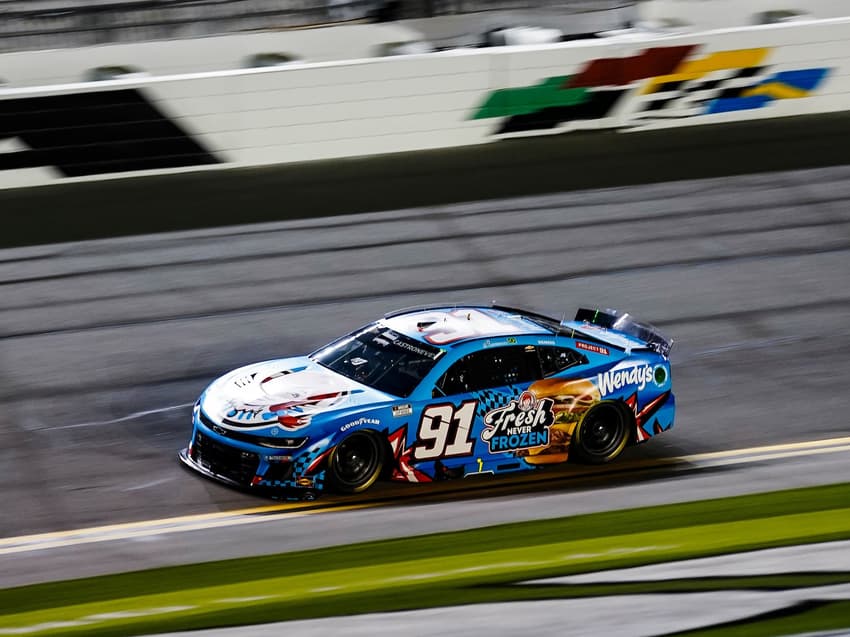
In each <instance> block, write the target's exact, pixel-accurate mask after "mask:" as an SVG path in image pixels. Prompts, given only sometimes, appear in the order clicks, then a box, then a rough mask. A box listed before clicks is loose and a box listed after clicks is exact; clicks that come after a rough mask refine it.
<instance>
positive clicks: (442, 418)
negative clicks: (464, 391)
mask: <svg viewBox="0 0 850 637" xmlns="http://www.w3.org/2000/svg"><path fill="white" fill-rule="evenodd" d="M477 405H478V401H477V400H467V401H465V402H463V403H461V405H460V407H455V406H454V405H453V404H452V403H438V404H434V405H428V406H427V407H426V408H425V409H423V410H422V420H421V421H420V422H419V431H418V432H417V434H416V444H415V446H414V450H413V457H414V459H416V460H434V459H436V458H456V457H458V456H469V455H472V450H473V448H474V446H475V440H473V438H472V425H473V421H474V420H475V407H476V406H477Z"/></svg>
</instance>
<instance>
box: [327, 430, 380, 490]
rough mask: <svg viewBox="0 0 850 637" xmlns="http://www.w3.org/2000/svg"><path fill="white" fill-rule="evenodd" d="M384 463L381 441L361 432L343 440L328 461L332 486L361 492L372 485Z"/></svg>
mask: <svg viewBox="0 0 850 637" xmlns="http://www.w3.org/2000/svg"><path fill="white" fill-rule="evenodd" d="M383 465H384V454H383V448H382V446H381V442H380V440H378V437H377V436H375V435H374V434H371V433H369V432H366V431H358V432H355V433H353V434H351V435H350V436H348V437H347V438H345V439H344V440H343V441H342V442H340V443H339V444H338V445H337V446H336V448H334V450H333V452H332V453H331V457H330V462H329V463H328V474H329V476H328V477H329V480H330V486H331V488H332V489H333V490H334V491H337V492H339V493H360V492H362V491H365V490H366V489H368V488H369V487H371V486H372V485H373V484H374V482H375V480H377V479H378V476H380V475H381V469H382V468H383Z"/></svg>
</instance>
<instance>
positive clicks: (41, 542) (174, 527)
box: [0, 436, 850, 555]
mask: <svg viewBox="0 0 850 637" xmlns="http://www.w3.org/2000/svg"><path fill="white" fill-rule="evenodd" d="M839 452H850V436H848V437H843V438H831V439H826V440H810V441H805V442H798V443H788V444H780V445H767V446H762V447H750V448H747V449H732V450H729V451H717V452H711V453H702V454H694V455H689V456H680V457H676V458H660V459H657V460H652V461H651V463H652V465H653V466H655V465H673V466H674V467H675V466H676V465H680V466H682V467H683V468H690V467H694V466H696V467H703V468H705V467H713V466H726V465H734V464H747V463H750V462H759V461H765V460H775V459H780V458H791V457H799V456H810V455H815V454H826V453H839ZM374 506H376V505H375V504H369V503H363V504H351V505H344V506H333V507H330V508H324V509H306V510H299V507H304V505H301V504H298V503H290V504H274V505H267V506H263V507H254V508H251V509H242V510H235V511H226V512H221V513H203V514H198V515H188V516H182V517H175V518H164V519H159V520H143V521H139V522H130V523H126V524H115V525H110V526H102V527H92V528H87V529H76V530H72V531H58V532H54V533H42V534H37V535H26V536H19V537H10V538H3V539H0V555H10V554H15V553H28V552H34V551H42V550H47V549H55V548H63V547H69V546H76V545H80V544H92V543H98V542H110V541H116V540H127V539H144V538H150V537H152V536H160V535H166V534H171V533H183V532H187V531H200V530H206V529H213V528H222V527H229V526H237V525H243V524H256V523H260V522H271V521H279V520H282V519H287V518H296V517H302V516H306V515H316V514H320V513H334V512H342V511H352V510H356V509H365V508H372V507H374Z"/></svg>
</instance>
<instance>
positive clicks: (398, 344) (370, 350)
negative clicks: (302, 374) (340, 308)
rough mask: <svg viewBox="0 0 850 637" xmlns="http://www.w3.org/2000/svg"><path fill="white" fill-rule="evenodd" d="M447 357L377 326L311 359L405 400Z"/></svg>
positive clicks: (430, 347) (354, 335) (429, 346)
mask: <svg viewBox="0 0 850 637" xmlns="http://www.w3.org/2000/svg"><path fill="white" fill-rule="evenodd" d="M443 353H444V351H443V350H441V349H438V348H436V347H432V346H431V345H427V344H426V343H421V342H419V341H417V340H414V339H412V338H409V337H407V336H405V335H404V334H399V333H398V332H395V331H393V330H391V329H389V328H388V327H386V326H384V325H380V324H374V325H369V326H367V327H365V328H363V329H362V330H360V331H359V332H355V333H353V334H349V335H348V336H345V337H343V338H341V339H340V340H338V341H336V342H334V343H331V344H330V345H328V346H327V347H324V348H322V349H320V350H319V351H318V352H314V353H313V354H311V355H310V358H312V359H313V360H314V361H316V362H317V363H319V364H321V365H324V366H325V367H328V368H330V369H332V370H333V371H335V372H337V373H338V374H342V375H343V376H347V377H348V378H351V379H353V380H356V381H357V382H358V383H363V384H364V385H368V386H369V387H374V388H375V389H377V390H379V391H382V392H385V393H387V394H392V395H394V396H401V397H403V398H404V397H407V396H409V395H410V393H411V392H412V391H413V390H414V389H416V386H417V385H418V384H419V382H420V381H421V380H422V379H423V378H424V377H425V375H426V374H427V373H428V372H429V371H431V368H432V367H434V363H436V362H437V359H439V358H440V356H442V355H443Z"/></svg>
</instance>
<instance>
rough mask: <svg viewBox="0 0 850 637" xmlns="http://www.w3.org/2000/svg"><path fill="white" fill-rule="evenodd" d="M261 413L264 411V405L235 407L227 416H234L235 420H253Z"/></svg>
mask: <svg viewBox="0 0 850 637" xmlns="http://www.w3.org/2000/svg"><path fill="white" fill-rule="evenodd" d="M261 413H263V408H262V407H257V408H254V407H239V408H236V407H234V408H233V409H231V410H230V411H228V412H227V413H226V414H225V417H226V418H232V419H234V420H253V419H254V418H256V417H257V416H259V415H260V414H261Z"/></svg>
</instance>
